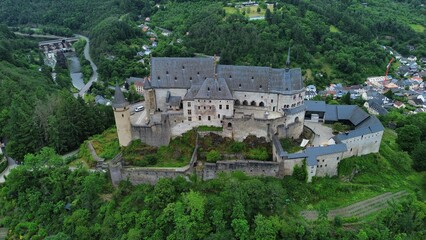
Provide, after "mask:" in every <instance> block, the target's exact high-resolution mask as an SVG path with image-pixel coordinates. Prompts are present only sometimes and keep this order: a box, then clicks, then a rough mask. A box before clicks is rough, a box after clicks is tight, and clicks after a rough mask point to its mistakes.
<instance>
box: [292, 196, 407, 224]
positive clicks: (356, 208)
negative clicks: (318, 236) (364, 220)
mask: <svg viewBox="0 0 426 240" xmlns="http://www.w3.org/2000/svg"><path fill="white" fill-rule="evenodd" d="M407 194H408V193H407V192H406V191H400V192H396V193H391V192H387V193H384V194H381V195H379V196H376V197H373V198H370V199H367V200H364V201H360V202H357V203H355V204H352V205H349V206H347V207H344V208H338V209H334V210H331V211H330V212H329V213H328V215H327V217H328V219H330V220H332V219H334V217H336V216H341V217H345V218H348V217H364V216H367V215H369V214H371V213H374V212H377V211H380V210H382V209H384V208H386V207H387V206H388V205H389V201H396V200H398V199H401V198H402V197H404V196H406V195H407ZM300 214H301V215H302V217H304V218H305V219H306V220H316V219H317V218H318V212H317V211H302V212H301V213H300Z"/></svg>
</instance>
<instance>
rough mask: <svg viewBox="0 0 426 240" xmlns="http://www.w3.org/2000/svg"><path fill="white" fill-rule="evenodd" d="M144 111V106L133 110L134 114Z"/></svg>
mask: <svg viewBox="0 0 426 240" xmlns="http://www.w3.org/2000/svg"><path fill="white" fill-rule="evenodd" d="M144 109H145V107H144V106H139V107H137V108H135V112H140V111H143V110H144Z"/></svg>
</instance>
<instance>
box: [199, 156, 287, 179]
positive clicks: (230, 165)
mask: <svg viewBox="0 0 426 240" xmlns="http://www.w3.org/2000/svg"><path fill="white" fill-rule="evenodd" d="M234 171H241V172H244V173H245V174H246V175H249V176H270V177H279V176H280V174H279V173H280V164H279V163H276V162H263V161H253V160H236V161H218V162H216V163H205V165H204V169H203V179H204V180H209V179H213V178H216V177H217V174H218V173H221V172H234Z"/></svg>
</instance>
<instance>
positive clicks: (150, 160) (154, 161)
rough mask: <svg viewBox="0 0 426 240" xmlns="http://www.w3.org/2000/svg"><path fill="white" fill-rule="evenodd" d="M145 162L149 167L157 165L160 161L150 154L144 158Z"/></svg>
mask: <svg viewBox="0 0 426 240" xmlns="http://www.w3.org/2000/svg"><path fill="white" fill-rule="evenodd" d="M144 161H146V162H147V163H148V165H155V164H157V161H158V159H157V156H156V155H155V154H149V155H146V156H145V157H144Z"/></svg>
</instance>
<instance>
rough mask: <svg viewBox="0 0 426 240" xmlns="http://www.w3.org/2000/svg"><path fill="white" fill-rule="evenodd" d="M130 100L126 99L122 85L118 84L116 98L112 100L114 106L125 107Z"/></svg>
mask: <svg viewBox="0 0 426 240" xmlns="http://www.w3.org/2000/svg"><path fill="white" fill-rule="evenodd" d="M128 105H129V102H127V101H126V99H125V98H124V95H123V92H122V91H121V88H120V86H118V84H116V85H115V94H114V100H113V101H112V107H113V108H124V107H125V106H128Z"/></svg>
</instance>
